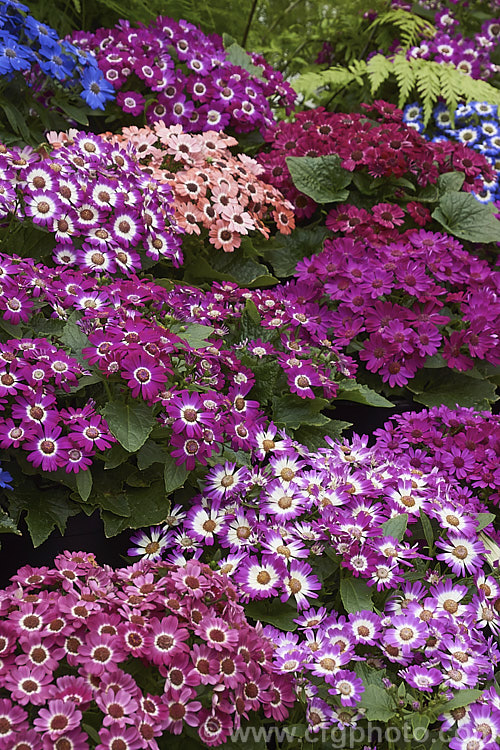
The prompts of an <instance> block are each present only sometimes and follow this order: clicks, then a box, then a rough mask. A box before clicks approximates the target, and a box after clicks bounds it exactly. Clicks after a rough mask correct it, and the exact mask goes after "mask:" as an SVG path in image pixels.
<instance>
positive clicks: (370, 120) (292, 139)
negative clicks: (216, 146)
mask: <svg viewBox="0 0 500 750" xmlns="http://www.w3.org/2000/svg"><path fill="white" fill-rule="evenodd" d="M372 109H373V110H374V113H375V114H374V115H373V116H372V117H369V116H368V115H366V114H356V113H352V114H344V113H331V112H326V111H325V110H324V109H323V108H321V107H318V108H317V109H314V110H310V111H307V112H299V113H297V115H296V116H295V119H294V121H293V122H281V123H280V124H279V125H278V127H277V128H276V129H274V130H269V131H268V133H267V134H266V140H267V141H268V143H270V144H271V148H270V150H269V152H267V153H265V152H263V153H260V154H259V155H258V157H257V160H258V161H259V162H260V163H261V164H262V165H263V166H264V167H265V172H264V173H263V175H262V176H263V179H265V180H266V181H267V182H269V183H270V184H271V185H274V186H275V187H277V188H278V189H279V190H281V192H283V193H284V195H286V196H287V198H288V199H289V200H290V201H291V202H292V203H293V204H294V205H295V207H296V215H297V217H298V218H301V217H302V218H308V217H310V216H312V215H313V213H314V211H315V209H316V203H315V202H314V201H313V200H312V198H309V197H308V196H306V195H304V194H303V193H300V192H299V191H298V190H297V188H295V187H294V185H293V182H292V179H291V176H290V172H289V170H288V167H287V165H286V161H285V159H286V157H288V156H309V157H318V156H323V155H326V154H333V153H334V154H338V156H339V157H340V159H341V164H342V167H343V168H344V169H347V170H349V171H350V172H359V173H361V174H362V175H366V176H367V177H371V178H375V179H377V178H387V177H391V179H399V178H405V179H410V180H411V181H412V182H413V184H415V186H419V187H425V186H426V185H429V184H432V183H435V182H436V181H437V178H438V176H439V175H440V174H441V173H443V172H451V171H453V170H458V171H461V172H464V174H465V182H464V187H463V189H464V190H466V191H471V190H473V189H481V186H482V182H481V179H480V178H481V177H484V178H485V179H487V178H491V177H493V172H492V170H491V166H490V165H489V164H488V163H487V161H486V160H485V159H484V158H483V157H482V156H481V155H480V154H476V153H475V152H474V151H471V150H470V149H468V148H467V147H466V146H463V145H462V144H459V143H451V142H448V143H443V142H442V143H429V142H427V141H426V140H425V139H424V138H423V137H422V136H421V135H420V134H419V133H417V132H416V131H415V130H414V129H413V128H410V127H408V126H407V125H406V124H405V123H403V122H402V117H403V113H402V112H401V111H400V110H398V109H397V108H396V107H394V106H393V105H391V104H387V102H377V103H376V104H375V105H374V106H373V107H372ZM377 117H378V118H379V119H380V118H381V119H382V120H383V121H382V122H378V121H377ZM380 182H381V184H384V183H383V181H382V179H380ZM396 208H397V210H398V211H399V212H400V213H399V214H398V216H397V218H398V219H403V218H404V216H405V212H404V211H403V210H401V209H400V208H399V207H396ZM405 208H406V213H407V214H408V218H409V219H410V220H411V219H413V220H414V221H415V222H416V224H417V225H419V226H423V225H424V224H425V223H426V222H427V221H428V220H429V219H430V215H429V214H428V212H426V209H425V207H424V206H422V205H421V204H419V203H418V201H409V202H408V203H407V204H405ZM383 211H384V209H383V208H381V210H380V211H379V214H380V213H383ZM365 213H366V212H365ZM367 216H369V214H367ZM374 222H375V226H376V225H377V224H378V223H379V221H378V216H377V214H376V212H375V210H374ZM359 223H360V221H356V225H358V224H359ZM401 223H402V221H401V220H399V221H396V222H393V226H392V227H391V226H390V225H389V226H388V225H387V224H385V225H384V224H383V223H382V225H381V226H382V227H384V226H385V227H387V228H388V229H393V232H392V234H387V232H386V233H385V238H387V239H397V236H398V233H397V229H394V224H396V225H398V224H401ZM372 224H373V222H372ZM372 231H373V226H372Z"/></svg>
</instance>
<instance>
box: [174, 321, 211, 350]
mask: <svg viewBox="0 0 500 750" xmlns="http://www.w3.org/2000/svg"><path fill="white" fill-rule="evenodd" d="M171 330H172V333H175V334H176V335H177V336H179V338H181V339H183V340H184V341H186V342H187V344H188V346H189V347H190V348H191V349H204V348H206V347H207V346H210V342H209V341H208V338H209V336H211V335H212V333H213V332H214V329H213V328H212V326H204V325H201V323H186V324H185V325H183V326H180V327H179V329H178V330H177V327H176V326H173V327H172V328H171Z"/></svg>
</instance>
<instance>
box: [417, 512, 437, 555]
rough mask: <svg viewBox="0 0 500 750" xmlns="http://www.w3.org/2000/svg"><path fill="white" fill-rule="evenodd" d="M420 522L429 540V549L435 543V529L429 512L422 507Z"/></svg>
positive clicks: (427, 540) (426, 539) (426, 538)
mask: <svg viewBox="0 0 500 750" xmlns="http://www.w3.org/2000/svg"><path fill="white" fill-rule="evenodd" d="M420 523H421V524H422V528H423V530H424V536H425V541H426V542H427V544H428V546H429V549H431V548H432V546H433V544H434V530H433V528H432V524H431V522H430V520H429V518H428V516H427V514H426V513H424V511H423V510H422V509H420Z"/></svg>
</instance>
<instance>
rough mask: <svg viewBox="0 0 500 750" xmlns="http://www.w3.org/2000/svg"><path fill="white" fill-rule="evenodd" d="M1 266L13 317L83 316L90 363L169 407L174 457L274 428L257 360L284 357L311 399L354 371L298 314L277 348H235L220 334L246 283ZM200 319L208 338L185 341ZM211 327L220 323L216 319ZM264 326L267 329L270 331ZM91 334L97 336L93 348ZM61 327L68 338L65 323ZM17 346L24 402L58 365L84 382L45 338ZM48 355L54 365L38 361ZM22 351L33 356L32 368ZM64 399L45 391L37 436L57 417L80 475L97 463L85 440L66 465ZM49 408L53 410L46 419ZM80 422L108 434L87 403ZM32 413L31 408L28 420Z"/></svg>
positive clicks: (188, 459) (12, 355)
mask: <svg viewBox="0 0 500 750" xmlns="http://www.w3.org/2000/svg"><path fill="white" fill-rule="evenodd" d="M0 274H1V278H2V284H3V294H2V295H1V296H0V310H1V311H2V312H3V315H4V318H5V320H6V321H7V322H8V323H10V324H19V323H29V324H32V325H35V326H37V325H41V326H42V328H43V326H44V323H43V318H42V322H41V323H40V320H39V317H38V316H39V311H41V312H42V313H43V315H45V316H50V317H52V318H55V319H57V320H59V321H61V324H62V325H63V324H64V321H68V318H69V317H70V316H74V315H75V314H76V315H79V316H81V318H80V319H79V321H78V326H75V323H74V321H73V318H72V319H71V320H69V321H68V322H69V324H70V325H73V326H75V329H76V332H77V333H79V334H80V336H83V342H82V346H83V350H82V356H83V360H84V362H85V364H87V365H88V367H89V370H90V369H91V368H92V367H94V372H100V373H101V374H102V375H103V378H107V379H109V381H110V385H111V387H113V388H117V389H118V390H121V387H122V386H123V385H124V384H126V385H127V386H128V389H130V393H131V395H132V397H134V398H139V399H142V400H144V401H145V402H147V403H148V404H151V405H155V404H159V405H160V407H161V408H160V411H159V413H158V414H157V420H158V422H159V424H161V425H163V426H164V427H165V428H167V430H168V432H166V433H165V435H167V434H168V435H171V437H170V438H169V447H170V448H171V449H172V451H171V452H172V455H173V456H174V457H175V458H176V460H177V462H178V463H179V464H182V463H184V464H185V465H186V468H187V469H188V470H191V469H193V468H194V467H195V465H196V463H198V462H201V463H202V464H206V462H207V459H208V458H209V457H210V456H211V455H212V453H214V452H216V453H218V452H219V450H220V446H221V444H223V443H229V444H230V445H231V446H232V448H233V449H234V450H239V449H248V448H249V446H250V444H251V442H250V441H251V437H252V436H253V435H254V434H255V432H256V431H257V430H258V429H260V428H261V427H262V426H263V425H264V424H265V422H266V416H265V413H264V411H263V409H262V406H261V404H260V403H259V402H258V401H256V400H255V399H252V398H251V395H250V396H249V393H250V391H251V389H252V387H253V385H254V384H255V375H254V373H253V371H252V369H251V366H252V363H258V362H259V361H260V360H261V359H262V358H263V357H264V356H267V357H272V356H273V355H277V356H278V357H279V361H280V363H282V366H283V367H284V368H285V371H286V375H287V379H288V384H289V388H290V390H291V391H292V392H296V393H298V395H300V396H302V397H303V398H305V397H309V398H313V397H314V396H315V393H313V391H312V390H311V387H314V388H315V391H316V392H317V393H323V394H325V395H327V396H330V397H331V396H333V395H334V394H335V392H336V387H337V386H336V382H335V380H334V377H335V375H336V373H337V371H338V370H339V369H342V368H344V367H345V364H343V363H342V360H341V358H340V355H339V356H338V357H337V355H336V354H335V350H333V349H331V352H330V353H331V355H332V360H331V362H326V361H325V360H324V358H321V357H319V356H318V353H317V351H316V349H315V347H316V345H317V341H318V336H311V335H309V332H308V330H307V328H304V332H301V331H298V330H297V325H298V321H294V319H293V318H290V319H287V320H285V319H281V318H276V319H274V320H273V318H271V323H270V327H272V326H274V327H275V328H276V326H277V325H278V323H279V325H280V334H279V336H278V334H276V337H277V340H276V342H275V343H274V344H273V345H271V344H269V343H266V342H261V341H260V340H259V339H254V340H252V341H248V340H244V341H242V343H241V344H240V345H239V348H238V347H237V348H236V351H234V352H233V351H230V350H228V349H225V348H224V342H223V338H222V337H223V336H224V335H225V334H227V333H228V329H227V328H226V327H225V326H224V322H227V323H231V322H232V323H233V325H237V324H238V320H239V319H240V318H241V316H242V314H243V311H244V306H245V303H246V301H247V298H248V297H251V296H252V294H253V293H251V292H248V291H246V290H239V289H238V288H237V287H236V285H235V284H222V285H221V284H217V283H215V284H214V286H213V289H212V290H211V291H209V292H201V291H200V290H197V289H193V288H191V287H183V286H177V287H175V288H174V290H173V291H168V290H166V289H165V288H163V287H160V286H158V285H156V284H154V283H152V282H150V281H146V280H144V281H141V280H139V279H138V278H137V277H132V278H131V279H130V280H116V281H111V280H110V282H109V283H108V284H103V283H102V280H101V278H96V277H93V276H88V275H86V274H85V273H84V272H83V271H73V270H71V269H67V268H64V267H63V268H62V267H60V266H59V267H56V268H55V269H51V268H47V267H46V266H43V265H41V264H40V265H34V264H33V262H32V261H31V260H21V259H20V258H14V259H13V258H12V257H9V256H5V255H0ZM255 294H256V295H258V294H260V293H255ZM266 299H267V297H266V298H263V299H262V306H263V307H264V309H266V310H267V311H270V310H271V308H272V306H271V307H270V306H269V304H268V303H267V302H266ZM256 300H257V301H258V296H256ZM44 306H46V307H44ZM54 322H55V321H54ZM193 322H195V323H198V324H199V323H200V322H201V323H202V324H205V325H206V337H207V338H206V340H202V341H201V340H200V341H199V342H198V343H196V344H194V345H193V346H191V345H190V344H189V338H188V339H185V338H183V334H182V330H181V324H183V323H187V324H189V323H193ZM214 323H216V324H217V326H218V327H217V328H214V327H212V326H211V324H214ZM58 330H59V329H58ZM202 330H203V329H202ZM174 331H175V332H174ZM262 333H263V334H266V333H267V331H266V330H265V327H263V330H262ZM84 334H85V335H86V336H87V337H88V338H87V341H88V344H87V345H86V346H85V336H84ZM57 335H61V334H60V331H59V334H56V336H57ZM188 335H189V333H188ZM240 335H241V334H240ZM79 341H80V339H79ZM20 346H21V345H20V344H19V342H13V341H10V342H8V343H7V345H6V348H5V352H6V353H5V355H4V359H5V362H6V364H5V368H4V374H3V376H2V378H3V380H2V383H3V382H4V381H5V384H4V386H3V388H4V391H3V392H5V393H7V392H8V393H11V394H13V397H15V398H22V399H26V398H27V394H26V393H25V391H26V389H31V390H32V391H33V393H34V394H36V396H37V397H38V396H39V395H43V394H40V393H39V392H40V391H41V390H43V389H45V388H46V384H47V383H48V382H49V380H50V377H54V367H55V368H59V371H60V374H59V375H58V380H57V385H58V386H59V385H60V383H61V382H62V383H63V384H64V383H65V382H66V380H65V379H67V380H68V382H69V385H68V388H69V386H70V385H72V384H76V380H77V375H78V376H81V375H82V374H84V370H82V368H81V366H80V365H78V363H77V362H76V360H74V359H72V358H70V357H68V356H67V355H66V353H64V352H62V350H60V347H59V348H56V347H54V346H53V345H52V344H51V343H50V342H49V341H48V340H46V339H39V340H36V341H35V342H34V343H30V342H28V343H26V344H25V346H26V348H27V349H28V351H27V352H26V353H24V354H23V359H22V361H21V360H20V355H19V354H18V353H17V349H18V348H20ZM16 347H17V348H16ZM31 348H34V350H35V351H34V353H32V352H31ZM246 349H248V350H249V353H250V363H249V365H244V364H243V363H242V361H241V356H242V352H243V350H246ZM240 351H241V354H240ZM329 351H330V350H329ZM42 355H43V359H44V360H47V362H48V364H47V365H45V364H44V365H43V366H42V364H41V363H40V360H41V359H42ZM56 355H57V356H56ZM24 359H26V360H29V363H31V364H29V366H28V364H27V363H25V362H24ZM8 360H10V361H9V363H7V361H8ZM11 362H12V364H11ZM54 362H56V364H55V365H54ZM181 363H182V366H181ZM24 368H27V369H26V373H27V374H25V369H24ZM59 371H58V372H59ZM33 372H34V373H35V374H33ZM85 372H86V371H85ZM344 374H345V373H344ZM70 377H71V381H70V380H69V379H70ZM56 396H57V394H56V393H55V392H54V393H53V392H52V391H51V393H50V395H44V399H45V400H44V401H43V403H40V404H38V401H37V404H36V406H37V410H36V413H37V414H38V408H40V409H42V407H43V409H42V411H41V412H40V415H41V416H40V417H39V418H37V420H36V421H35V424H36V425H37V435H38V433H39V432H40V430H42V427H43V425H45V426H46V428H47V429H49V427H51V426H52V424H53V420H54V419H55V425H54V430H55V431H59V433H58V434H59V436H60V440H63V443H62V444H61V446H60V448H61V452H60V454H59V459H58V461H59V460H61V461H62V460H63V458H64V462H65V464H66V466H67V467H69V466H70V465H71V466H72V467H73V470H74V471H77V470H78V469H79V468H85V467H86V465H88V459H89V457H90V455H91V454H90V453H88V450H89V449H90V447H91V446H90V445H87V444H85V445H83V444H82V445H80V448H81V455H80V456H79V458H78V461H76V462H75V463H72V464H69V463H66V461H67V450H63V446H64V448H65V449H66V448H67V447H68V446H66V445H65V442H64V441H65V437H66V436H62V435H61V428H60V427H59V426H57V425H59V422H60V420H61V417H60V416H59V414H60V412H59V411H58V407H56V400H57V399H56ZM31 397H33V398H35V395H33V394H32V396H30V398H31ZM46 410H49V411H50V413H49V416H48V417H47V415H46ZM28 411H29V410H28ZM64 413H65V412H64ZM78 414H80V412H79V411H78ZM11 416H13V418H14V420H15V421H14V422H12V420H11V419H10V417H11ZM78 418H79V419H80V420H83V422H82V424H86V422H85V419H86V418H88V419H90V420H91V422H92V429H91V433H92V434H94V433H95V439H96V440H100V441H104V440H107V439H108V438H107V437H106V435H107V434H108V432H107V427H106V426H105V423H104V422H99V419H101V418H100V417H98V416H97V415H95V412H94V405H93V404H92V405H89V406H86V407H84V413H83V414H80V416H79V417H78ZM19 419H20V416H19V415H18V414H17V412H16V415H15V416H14V415H10V414H9V420H10V421H8V422H6V427H5V429H6V430H8V434H6V435H5V436H4V443H3V447H13V448H18V447H19V446H23V447H25V441H26V440H27V438H28V437H31V433H26V434H25V433H24V432H21V433H20V432H19V430H21V429H25V427H26V425H24V423H23V425H22V426H21V423H20V422H19V421H18V420H19ZM27 419H29V415H28V416H27V417H25V421H26V420H27ZM75 419H76V417H75ZM65 421H66V422H67V423H68V424H69V423H70V421H72V420H70V421H68V419H67V418H66V417H65ZM11 422H12V423H11ZM98 422H99V423H98ZM54 430H52V431H51V432H50V435H49V433H47V434H45V435H44V438H46V439H47V440H50V441H51V445H50V446H48V444H47V446H48V447H50V448H51V450H52V448H53V446H52V443H54V445H55V444H56V441H57V436H56V434H55V432H54ZM89 434H90V433H89ZM14 438H15V439H14ZM26 445H27V444H26ZM96 445H97V447H98V448H99V449H100V448H101V447H104V448H105V447H108V446H107V445H104V443H103V444H102V446H101V444H100V443H96ZM73 447H74V446H73ZM83 448H85V449H86V451H87V452H85V451H83ZM54 460H55V459H54ZM49 463H50V467H49ZM52 464H53V462H52V460H51V461H50V462H49V459H48V458H47V459H46V460H45V461H44V466H43V468H46V469H49V470H50V469H51V468H55V466H56V464H55V463H54V465H53V466H52ZM57 465H58V466H59V465H61V464H60V463H57ZM67 470H68V471H69V470H70V469H69V468H67Z"/></svg>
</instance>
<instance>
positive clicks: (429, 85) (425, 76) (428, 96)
mask: <svg viewBox="0 0 500 750" xmlns="http://www.w3.org/2000/svg"><path fill="white" fill-rule="evenodd" d="M412 63H413V65H412V67H413V71H414V73H415V88H416V89H417V91H418V94H419V97H420V99H421V100H422V105H423V108H424V123H427V122H429V120H430V118H431V115H432V109H433V107H434V105H435V103H436V102H437V100H438V98H439V95H440V93H441V79H440V70H439V64H438V63H434V62H431V64H430V65H429V64H428V60H421V59H418V60H412ZM422 63H423V64H422Z"/></svg>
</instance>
